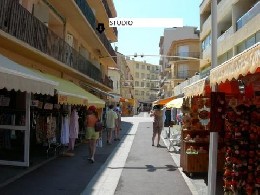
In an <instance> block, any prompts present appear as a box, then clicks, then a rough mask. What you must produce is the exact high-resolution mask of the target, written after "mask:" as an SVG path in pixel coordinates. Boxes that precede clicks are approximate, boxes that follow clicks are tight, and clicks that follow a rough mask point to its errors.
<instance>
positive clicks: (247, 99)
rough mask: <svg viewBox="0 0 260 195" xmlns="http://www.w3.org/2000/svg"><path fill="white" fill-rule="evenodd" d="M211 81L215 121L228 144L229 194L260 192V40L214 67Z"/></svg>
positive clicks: (226, 179) (226, 174) (226, 172)
mask: <svg viewBox="0 0 260 195" xmlns="http://www.w3.org/2000/svg"><path fill="white" fill-rule="evenodd" d="M210 84H211V86H212V87H213V86H214V87H216V88H217V92H215V93H213V95H212V97H214V100H213V99H212V100H211V101H212V106H214V108H215V110H214V113H212V114H214V116H215V117H211V118H212V120H211V123H214V124H215V129H213V130H215V131H218V132H219V130H220V129H222V131H220V132H219V134H222V135H223V137H224V143H225V151H224V152H225V164H224V166H223V170H224V174H223V180H224V191H225V194H259V187H260V145H259V143H260V123H259V122H260V43H257V44H255V45H254V46H252V47H251V48H249V49H247V50H245V51H244V52H242V53H240V54H238V55H237V56H235V57H233V58H231V59H230V60H229V61H226V62H224V63H223V64H221V65H220V66H218V67H216V68H214V69H212V70H211V72H210ZM222 105H225V106H222ZM215 113H216V114H215ZM217 115H218V116H220V117H216V116H217ZM218 161H219V159H218Z"/></svg>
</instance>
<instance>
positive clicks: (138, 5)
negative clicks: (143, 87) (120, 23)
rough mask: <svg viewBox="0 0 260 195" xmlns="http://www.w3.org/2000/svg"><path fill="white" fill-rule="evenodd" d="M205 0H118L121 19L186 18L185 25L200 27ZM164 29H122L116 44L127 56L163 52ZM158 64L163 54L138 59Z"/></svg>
mask: <svg viewBox="0 0 260 195" xmlns="http://www.w3.org/2000/svg"><path fill="white" fill-rule="evenodd" d="M200 3H201V0H114V5H115V8H116V10H117V17H119V18H183V25H184V26H196V27H198V29H199V5H200ZM163 29H164V28H118V42H116V43H113V44H112V45H113V46H117V47H118V51H119V52H120V53H122V54H124V55H134V53H137V54H141V53H143V54H144V55H156V54H158V55H159V40H160V36H162V35H163ZM136 60H141V61H143V60H146V62H148V63H152V64H158V63H159V57H144V58H136Z"/></svg>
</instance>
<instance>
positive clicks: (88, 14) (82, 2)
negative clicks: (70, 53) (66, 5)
mask: <svg viewBox="0 0 260 195" xmlns="http://www.w3.org/2000/svg"><path fill="white" fill-rule="evenodd" d="M75 2H76V4H77V5H78V7H79V9H80V10H81V12H82V14H83V15H84V16H85V18H86V19H87V21H88V22H89V24H90V25H91V26H92V28H93V30H94V31H95V32H96V34H97V36H98V37H99V39H100V41H101V42H102V44H103V45H104V46H105V48H106V49H107V51H108V53H109V54H110V55H111V56H116V53H115V51H114V49H113V47H112V46H111V44H110V42H109V41H108V39H107V37H106V35H105V34H104V33H99V32H98V31H97V29H96V18H95V15H94V13H93V11H92V10H91V8H90V6H89V5H88V3H87V1H86V0H75ZM103 3H104V1H103ZM104 5H105V4H104ZM107 6H108V5H107ZM108 10H109V8H108ZM109 11H110V10H109ZM110 14H111V12H110ZM111 15H112V14H111ZM112 59H113V60H114V61H115V63H117V58H112Z"/></svg>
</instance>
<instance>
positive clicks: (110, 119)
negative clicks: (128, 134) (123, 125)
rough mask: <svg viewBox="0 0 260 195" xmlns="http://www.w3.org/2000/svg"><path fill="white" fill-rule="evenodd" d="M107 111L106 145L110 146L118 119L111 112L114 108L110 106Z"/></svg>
mask: <svg viewBox="0 0 260 195" xmlns="http://www.w3.org/2000/svg"><path fill="white" fill-rule="evenodd" d="M108 108H109V110H108V111H107V113H106V128H107V131H108V137H107V139H108V140H107V144H109V145H110V144H111V141H112V135H113V131H114V130H115V127H116V119H118V115H117V113H116V112H115V111H114V110H113V108H114V106H113V105H110V106H109V107H108Z"/></svg>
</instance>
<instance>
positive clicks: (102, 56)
mask: <svg viewBox="0 0 260 195" xmlns="http://www.w3.org/2000/svg"><path fill="white" fill-rule="evenodd" d="M111 17H116V10H115V7H114V4H113V1H112V0H66V1H57V0H1V1H0V43H1V44H0V83H1V85H0V96H1V98H2V99H4V100H5V102H4V103H3V101H2V100H1V101H0V106H1V112H0V114H1V116H2V115H6V117H9V115H10V114H12V117H14V118H15V120H13V121H12V122H10V121H9V122H8V120H1V121H0V132H1V134H0V136H3V133H2V132H3V129H10V132H11V130H15V132H16V133H18V134H21V136H20V137H16V138H17V139H18V138H20V139H21V140H18V141H17V144H19V143H24V144H23V145H21V146H19V147H20V148H24V150H23V151H22V152H20V150H19V151H12V152H10V153H9V154H7V155H6V157H7V158H5V157H2V153H1V159H0V164H8V165H19V166H29V156H30V155H29V151H30V150H29V148H30V145H31V144H29V142H30V131H31V129H30V126H31V124H30V122H31V121H30V109H32V107H31V106H34V107H35V104H33V103H32V102H33V101H34V102H35V101H37V102H38V103H39V102H41V103H39V105H38V106H40V105H42V104H43V105H47V106H44V109H49V110H48V113H49V114H50V113H51V112H52V110H53V109H55V108H53V105H54V102H56V103H55V104H57V105H56V106H57V107H56V109H57V108H59V105H71V106H73V105H84V106H88V105H95V106H96V107H97V108H98V109H99V110H102V108H103V107H104V106H105V101H104V100H105V99H106V95H107V92H110V91H112V89H113V82H112V80H111V79H109V77H108V67H114V68H116V67H117V58H114V57H112V56H115V55H116V54H115V51H114V50H113V48H112V47H111V44H110V43H111V42H114V41H117V34H118V33H117V29H116V28H109V27H108V20H109V18H111ZM99 23H101V24H102V23H104V25H105V28H106V29H105V31H104V32H99V31H98V30H97V29H96V28H97V26H98V24H99ZM89 92H91V93H89ZM92 93H93V94H95V95H96V96H94V95H93V94H92ZM49 96H50V97H49ZM34 98H35V99H34ZM36 98H38V99H37V100H36ZM56 98H57V99H56ZM102 99H103V100H102ZM7 100H9V101H10V105H9V101H7ZM48 101H50V103H49V104H48ZM13 102H15V103H13ZM57 102H58V103H57ZM10 106H13V107H12V108H11V109H10V108H9V107H10ZM14 106H16V107H14ZM41 108H42V109H43V107H42V106H41ZM6 109H7V111H6ZM46 112H47V111H46ZM31 113H32V111H31ZM56 113H57V112H56ZM0 118H2V117H0ZM18 122H19V123H18ZM1 138H2V137H1ZM0 140H2V139H0ZM45 141H46V140H45ZM10 143H11V142H10ZM12 143H14V142H13V141H12ZM5 147H7V146H5V145H3V143H2V142H0V150H1V152H2V151H9V149H10V148H12V147H10V146H8V150H5ZM19 147H13V148H19ZM16 152H20V153H21V154H18V155H16V156H15V158H12V159H11V160H10V154H13V156H14V155H15V154H16ZM5 154H6V153H5ZM18 157H19V159H18ZM20 157H21V159H20ZM2 158H4V159H2Z"/></svg>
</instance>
